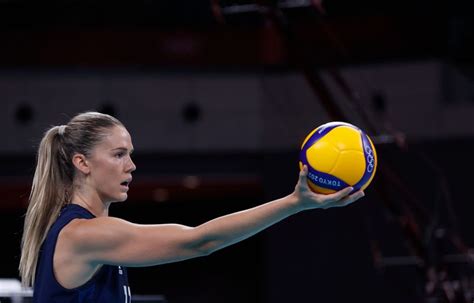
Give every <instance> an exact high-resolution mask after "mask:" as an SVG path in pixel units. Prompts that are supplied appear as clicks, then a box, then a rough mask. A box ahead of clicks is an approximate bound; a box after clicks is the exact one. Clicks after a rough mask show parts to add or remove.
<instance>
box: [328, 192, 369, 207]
mask: <svg viewBox="0 0 474 303" xmlns="http://www.w3.org/2000/svg"><path fill="white" fill-rule="evenodd" d="M363 196H365V193H364V192H363V191H362V190H359V191H357V192H355V193H353V194H352V195H350V196H346V197H344V198H342V199H341V200H339V201H336V202H334V203H333V204H332V205H331V206H334V207H341V206H346V205H349V204H351V203H354V202H355V201H357V200H359V199H360V198H362V197H363Z"/></svg>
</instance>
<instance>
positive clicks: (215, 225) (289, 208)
mask: <svg viewBox="0 0 474 303" xmlns="http://www.w3.org/2000/svg"><path fill="white" fill-rule="evenodd" d="M300 210H301V209H300V207H299V205H298V204H297V199H296V197H294V195H288V196H286V197H283V198H281V199H277V200H273V201H271V202H268V203H265V204H262V205H259V206H256V207H254V208H250V209H246V210H243V211H239V212H236V213H232V214H229V215H225V216H222V217H218V218H216V219H213V220H211V221H208V222H206V223H204V224H202V225H199V226H198V227H196V232H198V233H199V234H200V237H199V238H201V239H202V244H201V249H202V250H203V251H206V252H208V253H212V252H214V251H216V250H219V249H222V248H224V247H226V246H229V245H232V244H234V243H237V242H239V241H242V240H244V239H247V238H249V237H251V236H253V235H255V234H256V233H258V232H260V231H262V230H264V229H265V228H267V227H269V226H271V225H273V224H275V223H277V222H279V221H281V220H283V219H285V218H287V217H289V216H291V215H293V214H295V213H297V212H299V211H300Z"/></svg>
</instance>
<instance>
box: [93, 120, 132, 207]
mask: <svg viewBox="0 0 474 303" xmlns="http://www.w3.org/2000/svg"><path fill="white" fill-rule="evenodd" d="M132 152H133V145H132V139H131V138H130V134H129V133H128V131H127V130H126V129H125V128H124V127H122V126H114V127H112V128H109V129H108V130H107V131H106V136H105V137H104V138H103V139H102V141H101V142H100V143H99V144H97V145H96V147H95V148H94V149H93V151H92V154H91V155H90V156H89V157H88V158H87V162H88V164H89V167H90V174H89V175H88V177H87V181H86V182H87V184H88V185H89V186H90V187H92V188H93V189H95V190H96V191H97V194H98V196H99V198H100V199H101V200H102V202H104V203H106V202H115V201H125V200H126V199H127V192H128V186H129V184H130V182H131V181H132V172H133V171H134V170H135V169H136V166H135V164H134V163H133V161H132V159H131V157H130V156H131V154H132Z"/></svg>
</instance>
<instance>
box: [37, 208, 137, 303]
mask: <svg viewBox="0 0 474 303" xmlns="http://www.w3.org/2000/svg"><path fill="white" fill-rule="evenodd" d="M77 218H80V219H92V218H95V216H94V215H93V214H92V213H90V212H89V211H88V210H87V209H85V208H83V207H82V206H79V205H77V204H68V205H66V206H65V207H64V208H63V209H62V210H61V213H60V215H59V217H58V218H57V220H56V222H55V223H54V224H53V225H52V226H51V228H50V230H49V231H48V235H47V236H46V239H45V240H44V242H43V244H42V246H41V249H40V253H39V258H38V265H37V268H36V277H35V285H34V290H33V303H56V302H57V303H59V302H61V303H96V302H100V303H109V302H114V303H117V302H124V303H131V294H130V287H129V286H128V277H127V269H126V268H124V267H122V266H112V265H106V264H103V265H102V267H101V268H100V269H99V270H98V271H97V272H96V273H95V274H94V276H93V277H92V278H91V279H90V280H89V281H87V282H86V283H85V284H83V285H81V286H79V287H77V288H73V289H67V288H64V287H62V286H61V285H60V284H59V282H58V281H57V280H56V277H55V275H54V273H53V255H54V249H55V247H56V242H57V239H58V235H59V232H60V231H61V230H62V228H63V227H64V226H66V225H67V224H68V223H69V222H71V221H72V220H73V219H77Z"/></svg>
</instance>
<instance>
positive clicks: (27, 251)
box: [19, 126, 70, 286]
mask: <svg viewBox="0 0 474 303" xmlns="http://www.w3.org/2000/svg"><path fill="white" fill-rule="evenodd" d="M59 130H60V127H59V126H55V127H53V128H51V129H50V130H48V131H47V132H46V134H45V135H44V137H43V139H42V140H41V143H40V147H39V149H38V155H37V164H36V171H35V175H34V177H33V184H32V187H31V193H30V197H29V205H28V210H27V212H26V217H25V223H24V230H23V237H22V240H21V250H22V254H21V259H20V267H19V270H20V276H21V278H22V284H23V285H24V286H32V285H34V282H35V273H36V264H37V262H38V255H39V250H40V247H41V244H42V243H43V241H44V239H45V237H46V234H47V231H48V230H49V228H50V227H51V225H52V224H53V223H54V221H55V220H56V218H57V217H58V215H59V212H60V210H61V208H62V206H63V205H64V204H66V203H67V202H68V201H67V200H68V197H67V192H68V187H70V182H65V179H64V175H65V174H64V173H63V170H64V168H63V167H61V163H60V162H61V161H58V160H59V158H60V156H61V155H60V154H61V151H60V150H61V146H60V144H61V143H60V140H61V138H60V137H61V135H60V134H59ZM63 155H64V154H63ZM64 160H66V159H64ZM65 183H69V184H65Z"/></svg>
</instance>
